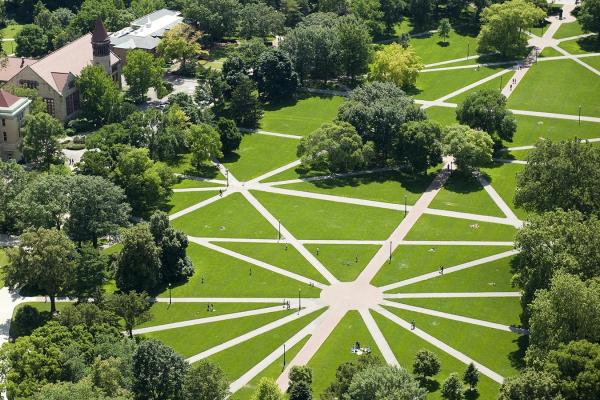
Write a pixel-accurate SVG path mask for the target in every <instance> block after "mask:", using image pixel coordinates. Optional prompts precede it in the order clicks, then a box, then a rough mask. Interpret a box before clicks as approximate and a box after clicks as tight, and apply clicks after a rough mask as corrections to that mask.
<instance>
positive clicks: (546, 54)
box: [538, 25, 564, 58]
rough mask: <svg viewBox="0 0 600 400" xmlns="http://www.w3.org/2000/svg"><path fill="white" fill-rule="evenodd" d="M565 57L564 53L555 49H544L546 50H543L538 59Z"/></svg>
mask: <svg viewBox="0 0 600 400" xmlns="http://www.w3.org/2000/svg"><path fill="white" fill-rule="evenodd" d="M563 26H564V25H563ZM563 55H564V54H563V53H561V52H560V51H558V50H556V49H554V48H553V47H544V50H542V52H541V53H540V54H539V55H538V57H540V58H543V57H557V56H563Z"/></svg>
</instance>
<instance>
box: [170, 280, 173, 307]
mask: <svg viewBox="0 0 600 400" xmlns="http://www.w3.org/2000/svg"><path fill="white" fill-rule="evenodd" d="M171 288H172V286H171V284H170V283H169V306H170V305H171V301H172V300H173V297H172V296H171Z"/></svg>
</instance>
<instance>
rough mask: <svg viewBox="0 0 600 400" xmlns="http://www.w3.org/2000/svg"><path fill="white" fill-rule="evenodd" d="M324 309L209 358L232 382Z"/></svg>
mask: <svg viewBox="0 0 600 400" xmlns="http://www.w3.org/2000/svg"><path fill="white" fill-rule="evenodd" d="M323 311H325V310H323V309H322V310H318V311H315V312H312V313H311V314H308V315H305V316H303V317H301V318H299V319H297V320H295V321H292V322H288V323H287V324H285V325H283V326H280V327H279V328H276V329H274V330H272V331H269V332H267V333H263V334H262V335H260V336H257V337H255V338H252V339H250V340H248V341H245V342H243V343H240V344H238V345H236V346H234V347H232V348H230V349H227V350H224V351H222V352H219V353H217V354H214V355H212V356H210V357H209V358H208V359H209V360H210V361H213V362H214V363H215V364H217V365H219V366H220V367H221V368H222V369H223V371H224V372H225V374H226V375H227V377H228V379H229V381H230V382H231V381H234V380H236V379H238V378H239V377H240V376H242V375H243V374H244V373H246V372H247V371H248V370H249V369H250V368H252V367H254V366H255V365H256V364H258V363H259V362H260V361H262V360H263V359H264V358H265V357H267V356H268V355H269V354H271V353H272V352H273V351H275V350H276V349H277V348H278V347H280V346H283V344H284V343H285V341H286V340H288V339H289V338H291V337H292V336H293V335H294V334H295V333H296V332H298V331H299V330H301V329H302V328H304V327H305V326H306V325H308V324H309V323H310V322H311V321H313V320H314V319H315V318H317V317H318V316H319V315H321V314H322V313H323ZM289 360H291V359H289ZM282 365H283V363H282Z"/></svg>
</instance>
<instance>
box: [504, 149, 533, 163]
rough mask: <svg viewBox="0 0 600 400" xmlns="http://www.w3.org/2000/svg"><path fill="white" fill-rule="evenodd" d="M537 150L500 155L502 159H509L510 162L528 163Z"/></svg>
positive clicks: (509, 152)
mask: <svg viewBox="0 0 600 400" xmlns="http://www.w3.org/2000/svg"><path fill="white" fill-rule="evenodd" d="M533 150H535V149H525V150H510V151H508V152H504V153H501V154H500V158H508V159H509V160H522V161H527V159H528V158H529V155H530V154H531V152H532V151H533Z"/></svg>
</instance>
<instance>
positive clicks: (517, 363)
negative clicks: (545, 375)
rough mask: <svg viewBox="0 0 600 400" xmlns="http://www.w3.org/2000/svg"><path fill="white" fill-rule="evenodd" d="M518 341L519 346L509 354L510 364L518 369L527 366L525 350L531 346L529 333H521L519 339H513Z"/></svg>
mask: <svg viewBox="0 0 600 400" xmlns="http://www.w3.org/2000/svg"><path fill="white" fill-rule="evenodd" d="M513 342H516V343H517V345H518V346H519V348H518V349H517V350H515V351H513V352H511V353H510V354H509V355H508V359H509V360H510V364H511V365H512V366H513V367H514V368H516V369H523V368H525V352H526V351H527V347H528V346H529V335H521V336H519V337H518V338H517V339H515V340H513Z"/></svg>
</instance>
